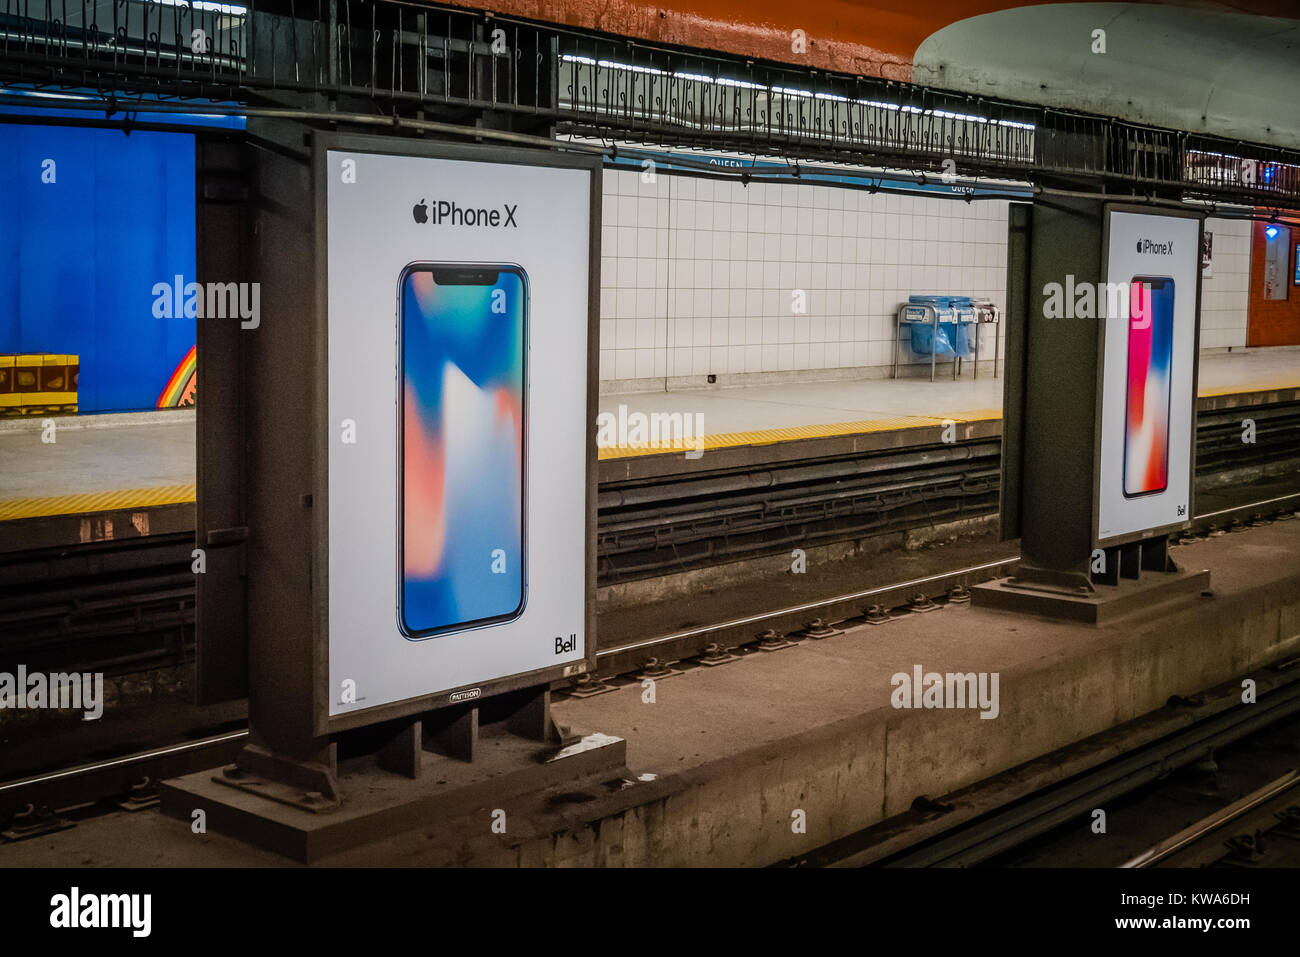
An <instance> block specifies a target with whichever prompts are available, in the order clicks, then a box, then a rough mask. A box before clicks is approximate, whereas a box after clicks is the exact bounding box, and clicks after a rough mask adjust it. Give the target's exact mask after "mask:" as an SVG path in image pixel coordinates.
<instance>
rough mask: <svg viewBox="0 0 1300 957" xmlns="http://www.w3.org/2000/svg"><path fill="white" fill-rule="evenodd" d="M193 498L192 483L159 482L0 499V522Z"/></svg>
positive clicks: (170, 502)
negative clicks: (164, 483)
mask: <svg viewBox="0 0 1300 957" xmlns="http://www.w3.org/2000/svg"><path fill="white" fill-rule="evenodd" d="M192 501H194V485H193V484H192V483H191V484H189V485H162V486H157V487H155V488H123V489H114V490H113V491H109V492H88V493H85V494H80V495H51V496H47V497H43V498H11V499H4V500H0V522H7V521H12V520H14V519H18V518H42V517H44V516H49V515H77V514H81V513H84V512H107V511H110V510H113V509H125V508H148V507H150V506H153V505H178V504H183V503H185V502H192Z"/></svg>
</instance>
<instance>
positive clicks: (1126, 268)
mask: <svg viewBox="0 0 1300 957" xmlns="http://www.w3.org/2000/svg"><path fill="white" fill-rule="evenodd" d="M1199 236H1200V224H1199V221H1198V220H1196V219H1193V218H1190V217H1186V216H1155V215H1150V214H1147V213H1121V212H1112V213H1111V215H1110V243H1109V248H1108V250H1107V257H1106V281H1107V282H1108V283H1117V282H1124V283H1129V282H1131V281H1132V280H1133V278H1134V277H1135V276H1167V277H1169V278H1170V279H1172V280H1173V281H1174V336H1173V339H1174V341H1173V356H1172V358H1171V360H1170V392H1169V484H1168V486H1167V487H1166V488H1165V490H1164V491H1163V492H1153V493H1151V494H1148V495H1141V496H1136V497H1133V498H1127V497H1125V495H1124V474H1123V472H1124V426H1125V419H1126V409H1125V405H1126V397H1127V394H1128V390H1127V376H1128V324H1129V317H1128V314H1127V312H1126V313H1125V315H1122V316H1108V317H1107V318H1106V320H1105V322H1106V329H1105V351H1104V353H1103V360H1102V397H1101V398H1102V401H1101V416H1100V428H1101V467H1100V470H1099V475H1098V491H1097V540H1098V542H1099V543H1100V542H1106V541H1108V540H1110V539H1115V538H1118V537H1120V536H1130V537H1139V533H1141V532H1143V531H1146V530H1148V529H1153V528H1163V527H1165V526H1168V525H1176V524H1179V523H1183V522H1186V521H1188V520H1189V519H1190V518H1191V484H1192V474H1191V473H1192V415H1193V413H1194V411H1195V402H1196V396H1195V394H1194V392H1195V386H1194V382H1195V377H1194V373H1195V371H1196V370H1195V363H1196V358H1197V357H1196V324H1197V321H1198V317H1197V315H1196V293H1197V285H1196V283H1197V274H1198V273H1199V271H1200V265H1201V248H1200V243H1199ZM1139 244H1141V251H1139ZM1162 246H1166V247H1167V248H1168V249H1169V250H1170V251H1169V252H1164V253H1162V252H1160V251H1159V250H1160V249H1161V247H1162Z"/></svg>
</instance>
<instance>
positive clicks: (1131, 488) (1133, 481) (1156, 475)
mask: <svg viewBox="0 0 1300 957" xmlns="http://www.w3.org/2000/svg"><path fill="white" fill-rule="evenodd" d="M1173 351H1174V281H1173V280H1172V279H1170V278H1168V277H1151V276H1134V277H1133V280H1132V281H1131V282H1130V283H1129V326H1128V394H1127V396H1126V399H1125V419H1124V494H1125V495H1126V496H1128V497H1129V498H1132V497H1134V496H1136V495H1150V494H1151V493H1152V492H1163V491H1164V490H1165V488H1166V487H1168V485H1169V399H1170V391H1169V390H1170V386H1171V382H1172V380H1171V378H1170V374H1169V363H1170V360H1171V359H1172V358H1173Z"/></svg>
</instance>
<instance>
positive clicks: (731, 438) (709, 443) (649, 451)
mask: <svg viewBox="0 0 1300 957" xmlns="http://www.w3.org/2000/svg"><path fill="white" fill-rule="evenodd" d="M1000 418H1002V413H1001V412H1000V411H999V410H998V409H973V410H968V411H965V412H950V413H948V414H947V415H908V416H900V417H896V418H891V419H859V420H857V421H855V422H835V423H830V424H827V425H800V426H793V427H791V428H786V429H760V430H758V431H755V432H715V433H713V434H711V435H706V436H704V438H703V440H702V441H700V442H695V441H694V440H692V441H689V442H681V441H677V442H664V443H661V444H660V445H657V446H653V447H652V446H649V445H617V446H607V447H605V448H602V449H600V450H599V457H600V458H601V460H602V461H603V460H606V459H622V458H630V457H631V456H634V455H657V454H661V453H666V452H687V451H691V450H698V451H704V452H707V451H710V450H713V449H729V448H736V447H739V446H742V445H773V444H775V443H777V442H795V441H798V440H800V439H825V438H832V437H835V436H841V435H863V434H866V433H869V432H893V431H897V430H900V429H918V428H926V427H933V426H937V425H943V423H944V422H945V421H948V420H952V421H954V422H977V421H983V420H986V419H1000Z"/></svg>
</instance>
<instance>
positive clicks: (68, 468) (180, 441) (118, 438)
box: [0, 409, 194, 501]
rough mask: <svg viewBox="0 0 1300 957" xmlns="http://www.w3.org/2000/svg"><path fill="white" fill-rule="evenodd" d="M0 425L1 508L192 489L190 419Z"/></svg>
mask: <svg viewBox="0 0 1300 957" xmlns="http://www.w3.org/2000/svg"><path fill="white" fill-rule="evenodd" d="M54 421H55V432H54V441H53V442H49V443H47V442H43V441H42V434H43V432H42V426H41V421H40V420H27V419H22V420H9V421H3V422H0V501H4V500H8V499H19V498H36V497H42V498H43V497H54V496H62V495H78V494H84V493H87V492H93V491H110V490H115V489H148V488H156V487H158V486H170V485H183V484H191V485H192V484H193V483H194V412H193V410H190V409H177V410H175V411H166V412H139V413H126V414H115V415H87V416H64V417H59V418H56V419H55V420H54Z"/></svg>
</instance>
